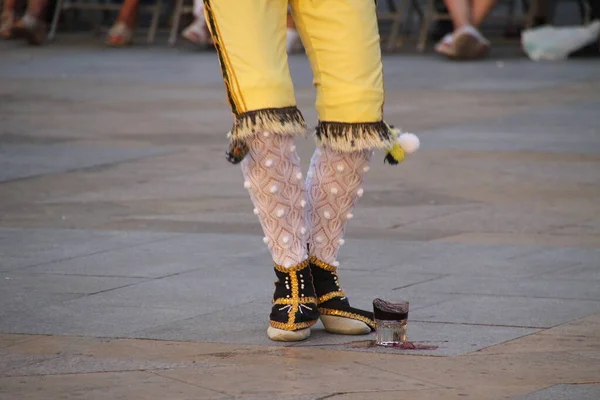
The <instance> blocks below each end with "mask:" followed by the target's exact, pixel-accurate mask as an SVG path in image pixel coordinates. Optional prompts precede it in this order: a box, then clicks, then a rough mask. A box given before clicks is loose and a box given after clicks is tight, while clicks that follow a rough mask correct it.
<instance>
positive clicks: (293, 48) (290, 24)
mask: <svg viewBox="0 0 600 400" xmlns="http://www.w3.org/2000/svg"><path fill="white" fill-rule="evenodd" d="M285 47H286V50H287V52H288V54H292V53H296V52H298V51H299V50H300V49H301V48H302V42H301V41H300V35H299V34H298V30H297V29H296V24H295V23H294V18H293V17H292V13H291V12H290V11H289V10H288V13H287V36H286V46H285Z"/></svg>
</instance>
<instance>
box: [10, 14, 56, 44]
mask: <svg viewBox="0 0 600 400" xmlns="http://www.w3.org/2000/svg"><path fill="white" fill-rule="evenodd" d="M12 32H13V35H14V36H19V37H25V38H26V39H27V43H29V44H30V45H33V46H39V45H41V44H43V43H44V41H45V40H46V36H47V29H46V23H45V22H43V21H42V20H40V19H39V18H37V17H35V16H33V15H32V14H29V13H26V14H25V15H24V16H23V18H21V19H20V20H19V21H17V22H16V23H15V25H14V27H13V29H12Z"/></svg>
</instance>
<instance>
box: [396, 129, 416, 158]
mask: <svg viewBox="0 0 600 400" xmlns="http://www.w3.org/2000/svg"><path fill="white" fill-rule="evenodd" d="M398 144H399V145H400V147H402V150H404V152H405V153H406V154H412V153H414V152H415V151H417V150H418V149H419V146H420V144H421V142H420V141H419V138H418V137H417V135H415V134H414V133H403V134H401V135H400V136H399V137H398Z"/></svg>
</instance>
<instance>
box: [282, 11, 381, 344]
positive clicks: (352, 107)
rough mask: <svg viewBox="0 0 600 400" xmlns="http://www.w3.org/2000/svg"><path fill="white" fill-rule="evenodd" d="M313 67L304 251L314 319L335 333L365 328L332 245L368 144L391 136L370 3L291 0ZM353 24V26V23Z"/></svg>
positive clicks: (356, 190) (356, 189)
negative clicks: (312, 143)
mask: <svg viewBox="0 0 600 400" xmlns="http://www.w3.org/2000/svg"><path fill="white" fill-rule="evenodd" d="M291 4H292V8H293V10H294V19H295V21H296V25H297V28H298V31H299V32H300V35H301V36H302V41H303V43H304V44H305V47H306V50H307V54H308V56H309V59H310V61H311V64H312V68H313V71H314V76H315V79H314V83H315V85H316V87H317V111H318V113H319V126H318V128H317V133H316V134H317V140H318V143H319V146H320V148H318V149H317V150H316V151H315V154H314V156H313V158H312V161H311V167H310V170H309V177H308V178H307V188H308V198H309V206H310V211H309V212H308V213H307V214H308V219H309V220H310V229H311V235H310V239H309V243H310V255H311V268H312V270H313V275H314V282H315V289H316V293H317V296H318V304H319V310H320V312H321V319H322V321H323V324H324V325H325V327H326V329H327V330H329V331H332V332H336V333H349V334H357V333H368V332H370V330H371V328H372V327H373V320H372V315H371V313H369V312H366V311H362V310H358V309H355V308H352V307H350V305H349V303H348V300H347V299H346V296H345V294H344V292H343V291H342V289H341V287H340V286H339V282H338V280H337V274H336V269H337V261H336V258H337V252H338V249H339V247H340V246H341V244H342V243H343V233H344V229H345V226H346V222H347V221H348V220H349V219H350V218H351V217H352V209H353V207H354V205H355V202H356V199H357V198H358V197H360V195H362V188H361V184H362V177H363V174H364V173H365V172H366V171H367V170H368V164H369V161H370V156H371V151H372V150H373V149H375V148H384V147H388V146H389V145H390V143H391V141H392V140H393V138H392V135H391V133H390V132H389V129H388V128H387V126H386V125H385V123H384V122H383V115H382V114H383V111H382V108H383V100H384V92H383V73H382V65H381V51H380V44H379V33H378V27H377V17H376V9H375V4H374V2H370V1H363V0H347V1H343V2H336V1H323V2H308V1H302V0H292V1H291ZM357 26H360V29H356V27H357Z"/></svg>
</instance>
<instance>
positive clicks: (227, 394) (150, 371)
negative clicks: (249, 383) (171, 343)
mask: <svg viewBox="0 0 600 400" xmlns="http://www.w3.org/2000/svg"><path fill="white" fill-rule="evenodd" d="M163 371H166V370H165V369H163ZM146 372H148V373H150V374H153V375H156V376H160V377H161V378H165V379H170V380H173V381H176V382H179V383H184V384H186V385H190V386H194V387H197V388H199V389H203V390H210V391H211V392H215V393H219V394H222V395H225V396H229V397H231V398H232V399H233V398H235V396H232V395H230V394H229V393H226V392H221V391H219V390H214V389H211V388H207V387H204V386H201V385H195V384H193V383H191V382H188V381H185V380H183V379H177V378H174V377H172V376H166V375H162V374H159V373H158V372H156V371H155V370H147V371H146Z"/></svg>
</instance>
